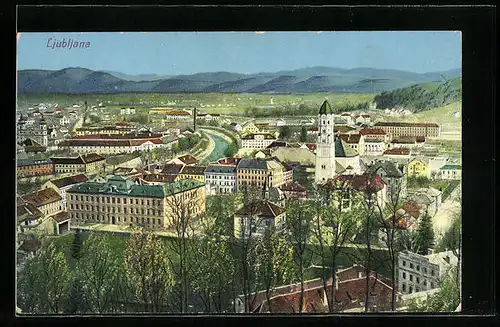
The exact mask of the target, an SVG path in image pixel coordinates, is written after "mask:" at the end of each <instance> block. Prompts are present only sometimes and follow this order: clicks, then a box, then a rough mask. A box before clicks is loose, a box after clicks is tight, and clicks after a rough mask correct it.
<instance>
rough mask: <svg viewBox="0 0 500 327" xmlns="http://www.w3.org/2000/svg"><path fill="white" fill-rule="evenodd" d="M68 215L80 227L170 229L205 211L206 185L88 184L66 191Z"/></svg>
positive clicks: (117, 179) (116, 178) (120, 179)
mask: <svg viewBox="0 0 500 327" xmlns="http://www.w3.org/2000/svg"><path fill="white" fill-rule="evenodd" d="M67 194H68V196H69V197H68V212H69V213H70V216H71V219H72V220H73V221H75V222H77V223H80V224H81V223H87V222H90V223H101V224H113V225H126V226H129V225H137V226H144V227H149V228H168V227H170V226H171V225H172V222H173V221H175V220H173V219H179V218H180V215H188V216H189V217H191V218H194V217H197V216H199V215H201V214H203V213H204V211H205V184H204V183H201V182H199V181H195V180H187V179H186V180H181V181H176V182H172V183H164V184H163V185H138V184H135V183H134V182H132V181H131V180H130V179H127V178H125V177H123V176H112V177H110V178H108V179H107V181H106V182H104V183H92V182H86V183H82V184H79V185H75V186H73V187H72V188H71V189H69V190H68V191H67Z"/></svg>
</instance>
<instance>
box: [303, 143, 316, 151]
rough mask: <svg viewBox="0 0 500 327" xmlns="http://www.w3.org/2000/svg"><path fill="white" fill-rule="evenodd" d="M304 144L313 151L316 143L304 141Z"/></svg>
mask: <svg viewBox="0 0 500 327" xmlns="http://www.w3.org/2000/svg"><path fill="white" fill-rule="evenodd" d="M306 146H307V148H308V149H309V150H311V151H315V150H316V148H317V146H318V145H317V144H316V143H306Z"/></svg>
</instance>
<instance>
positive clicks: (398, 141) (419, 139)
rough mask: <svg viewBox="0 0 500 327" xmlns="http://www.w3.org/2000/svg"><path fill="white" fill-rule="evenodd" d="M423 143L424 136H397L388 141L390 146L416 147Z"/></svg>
mask: <svg viewBox="0 0 500 327" xmlns="http://www.w3.org/2000/svg"><path fill="white" fill-rule="evenodd" d="M424 144H425V136H398V137H394V138H393V139H392V141H391V143H390V147H391V148H410V149H411V148H416V147H422V146H423V145H424Z"/></svg>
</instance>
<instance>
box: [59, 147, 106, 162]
mask: <svg viewBox="0 0 500 327" xmlns="http://www.w3.org/2000/svg"><path fill="white" fill-rule="evenodd" d="M61 143H62V142H61ZM50 160H52V162H53V163H54V164H56V165H57V164H88V163H92V162H96V161H103V160H105V158H104V157H102V156H100V155H98V154H97V153H86V154H80V155H79V156H77V157H54V158H50Z"/></svg>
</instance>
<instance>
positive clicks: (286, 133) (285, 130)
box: [280, 126, 292, 140]
mask: <svg viewBox="0 0 500 327" xmlns="http://www.w3.org/2000/svg"><path fill="white" fill-rule="evenodd" d="M291 135H292V130H291V128H290V126H281V127H280V138H281V139H283V140H286V139H288V138H289V137H290V136H291Z"/></svg>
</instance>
